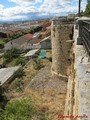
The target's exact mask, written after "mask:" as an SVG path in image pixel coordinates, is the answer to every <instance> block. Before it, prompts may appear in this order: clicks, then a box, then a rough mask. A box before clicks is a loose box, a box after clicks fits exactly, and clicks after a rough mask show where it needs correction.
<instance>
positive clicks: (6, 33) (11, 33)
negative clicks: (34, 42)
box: [0, 28, 22, 38]
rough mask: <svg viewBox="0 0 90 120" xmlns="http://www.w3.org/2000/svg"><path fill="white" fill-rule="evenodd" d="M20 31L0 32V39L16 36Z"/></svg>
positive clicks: (17, 29) (18, 29) (16, 29)
mask: <svg viewBox="0 0 90 120" xmlns="http://www.w3.org/2000/svg"><path fill="white" fill-rule="evenodd" d="M21 31H22V29H21V28H15V29H9V30H3V31H0V37H1V38H7V37H10V36H13V35H16V34H18V33H21Z"/></svg>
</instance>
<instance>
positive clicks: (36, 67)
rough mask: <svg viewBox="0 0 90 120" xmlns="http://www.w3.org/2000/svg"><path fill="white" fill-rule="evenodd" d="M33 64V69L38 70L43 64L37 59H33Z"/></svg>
mask: <svg viewBox="0 0 90 120" xmlns="http://www.w3.org/2000/svg"><path fill="white" fill-rule="evenodd" d="M33 66H34V69H36V70H40V69H41V68H43V67H44V65H43V64H42V63H41V61H40V60H39V59H33Z"/></svg>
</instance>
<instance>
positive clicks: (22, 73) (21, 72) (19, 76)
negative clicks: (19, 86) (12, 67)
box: [15, 68, 25, 78]
mask: <svg viewBox="0 0 90 120" xmlns="http://www.w3.org/2000/svg"><path fill="white" fill-rule="evenodd" d="M24 75H25V72H24V70H23V68H20V69H19V70H17V72H16V74H15V77H18V78H22V77H23V76H24Z"/></svg>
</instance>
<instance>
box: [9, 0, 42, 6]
mask: <svg viewBox="0 0 90 120" xmlns="http://www.w3.org/2000/svg"><path fill="white" fill-rule="evenodd" d="M9 2H14V3H16V4H18V5H25V6H28V5H30V4H35V3H38V2H42V0H9Z"/></svg>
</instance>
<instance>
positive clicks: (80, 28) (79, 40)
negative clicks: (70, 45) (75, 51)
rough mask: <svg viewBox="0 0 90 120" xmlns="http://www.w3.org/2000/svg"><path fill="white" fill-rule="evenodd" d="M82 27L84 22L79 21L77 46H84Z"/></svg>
mask: <svg viewBox="0 0 90 120" xmlns="http://www.w3.org/2000/svg"><path fill="white" fill-rule="evenodd" d="M82 27H83V21H82V20H79V21H78V28H79V31H78V32H79V33H78V38H77V45H82Z"/></svg>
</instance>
